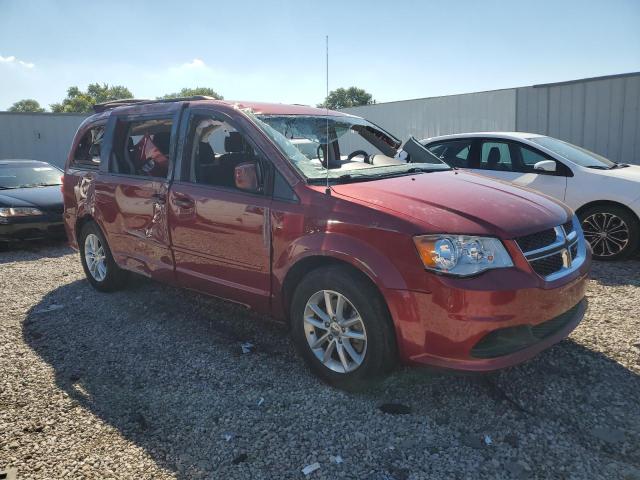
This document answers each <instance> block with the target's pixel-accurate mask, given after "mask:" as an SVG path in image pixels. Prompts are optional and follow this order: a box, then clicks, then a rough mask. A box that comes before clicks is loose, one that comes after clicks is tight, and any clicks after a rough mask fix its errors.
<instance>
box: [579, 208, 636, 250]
mask: <svg viewBox="0 0 640 480" xmlns="http://www.w3.org/2000/svg"><path fill="white" fill-rule="evenodd" d="M582 229H583V231H584V237H585V239H586V240H587V241H588V242H589V243H590V244H591V249H592V250H593V253H594V255H597V256H599V257H611V256H613V255H617V254H618V253H620V252H621V251H622V250H624V249H625V248H626V246H627V244H628V243H629V226H628V225H627V223H626V222H625V221H624V220H623V219H622V218H620V217H618V216H617V215H614V214H612V213H594V214H593V215H589V216H588V217H586V218H585V219H584V220H582Z"/></svg>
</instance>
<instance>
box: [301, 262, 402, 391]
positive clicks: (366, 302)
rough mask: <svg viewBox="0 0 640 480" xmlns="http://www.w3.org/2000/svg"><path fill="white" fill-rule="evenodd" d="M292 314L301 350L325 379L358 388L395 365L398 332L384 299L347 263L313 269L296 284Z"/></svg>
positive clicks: (339, 384)
mask: <svg viewBox="0 0 640 480" xmlns="http://www.w3.org/2000/svg"><path fill="white" fill-rule="evenodd" d="M290 314H291V327H292V328H291V331H292V335H293V339H294V343H295V345H296V348H297V349H298V352H299V353H300V355H302V357H303V358H304V360H305V361H306V363H307V364H308V365H309V367H310V368H311V370H312V371H313V372H314V373H315V374H316V375H318V376H319V377H320V378H322V379H323V380H324V381H326V382H327V383H329V384H331V385H333V386H336V387H339V388H345V389H349V390H358V389H361V388H364V387H366V386H367V385H368V384H369V383H370V382H371V381H373V380H376V379H378V378H380V377H381V376H383V375H384V374H385V373H388V372H389V371H390V370H391V369H392V368H393V366H394V364H395V361H396V343H395V334H394V331H393V326H392V322H391V318H390V316H389V312H388V310H387V308H386V305H385V303H384V300H383V299H382V297H381V295H380V293H379V292H378V291H377V289H376V288H375V287H374V286H373V285H371V283H370V282H369V281H367V280H366V279H365V278H362V276H361V275H359V274H358V273H356V272H353V271H352V270H350V269H349V268H345V267H340V266H331V267H326V268H320V269H317V270H314V271H312V272H311V273H309V274H308V275H307V276H306V277H304V278H303V279H302V282H301V283H300V284H299V285H298V287H297V288H296V291H295V294H294V296H293V301H292V303H291V310H290Z"/></svg>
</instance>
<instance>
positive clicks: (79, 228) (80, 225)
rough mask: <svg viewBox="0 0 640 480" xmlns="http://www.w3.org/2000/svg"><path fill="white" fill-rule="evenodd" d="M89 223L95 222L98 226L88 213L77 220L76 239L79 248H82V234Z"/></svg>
mask: <svg viewBox="0 0 640 480" xmlns="http://www.w3.org/2000/svg"><path fill="white" fill-rule="evenodd" d="M89 222H94V223H96V224H97V222H96V220H95V219H94V218H93V215H91V214H89V213H87V214H85V215H83V216H81V217H78V218H77V219H76V223H75V237H76V242H77V244H78V247H80V233H81V232H82V228H83V227H84V226H85V225H86V224H87V223H89Z"/></svg>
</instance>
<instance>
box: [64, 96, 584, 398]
mask: <svg viewBox="0 0 640 480" xmlns="http://www.w3.org/2000/svg"><path fill="white" fill-rule="evenodd" d="M95 109H96V112H97V113H96V114H95V115H93V116H91V117H89V118H87V119H86V120H85V121H84V122H83V124H82V125H81V126H80V128H79V129H78V132H77V134H76V136H75V139H74V141H73V145H72V147H71V152H70V154H69V158H68V161H67V165H66V170H65V176H64V186H63V192H64V203H65V213H64V219H65V225H66V229H67V234H68V236H69V239H70V241H71V244H72V246H73V247H74V248H76V249H78V250H79V251H80V258H81V261H82V265H83V267H84V270H85V273H86V275H87V278H88V280H89V282H90V283H91V284H92V285H93V286H94V287H95V288H96V289H97V290H100V291H112V290H116V289H119V288H122V287H124V286H125V284H126V281H127V277H128V276H129V275H128V274H129V272H136V273H139V274H142V275H145V276H148V277H151V278H153V279H156V280H159V281H162V282H167V283H170V284H173V285H176V286H180V287H185V288H189V289H192V290H197V291H199V292H203V293H206V294H209V295H215V296H217V297H221V298H225V299H228V300H231V301H234V302H238V303H241V304H243V305H246V306H248V307H251V308H253V309H255V310H257V311H259V312H264V313H268V314H271V315H273V316H275V317H277V318H280V319H283V320H286V321H288V322H290V325H291V332H292V336H293V339H294V342H295V344H296V346H297V348H298V350H299V351H300V354H301V355H302V357H303V358H304V359H305V361H306V362H307V363H308V364H309V366H310V368H311V369H312V370H313V371H314V372H315V373H316V374H318V375H319V376H320V377H321V378H323V379H324V380H325V381H327V382H329V383H331V384H333V385H337V386H341V387H353V386H355V385H358V384H360V383H362V382H365V381H367V380H369V379H373V378H376V377H379V376H380V375H382V374H384V373H385V372H388V371H389V369H390V368H391V367H393V365H394V364H395V363H396V361H398V360H399V361H401V362H403V363H408V364H422V365H431V366H436V367H442V368H448V369H455V370H467V371H489V370H494V369H498V368H503V367H507V366H510V365H514V364H517V363H520V362H522V361H524V360H527V359H529V358H531V357H533V356H534V355H536V354H537V353H538V352H540V351H541V350H543V349H545V348H547V347H549V346H550V345H553V344H554V343H557V342H558V341H560V340H561V339H563V338H565V337H566V336H567V335H568V334H569V333H570V332H571V331H572V330H573V329H574V328H575V327H576V325H577V324H578V323H579V322H580V320H581V319H582V318H583V316H584V312H585V309H586V300H585V298H584V296H585V282H586V277H587V273H588V270H589V266H590V262H591V260H590V256H591V254H590V250H589V248H588V246H587V245H586V243H585V241H584V237H583V234H582V231H581V228H580V223H579V222H578V221H577V220H576V217H575V215H573V213H572V212H571V211H570V210H569V209H568V208H567V207H566V206H564V205H563V204H561V203H559V202H557V201H555V200H552V199H551V198H549V197H546V196H543V195H540V194H537V193H534V192H533V191H530V190H526V189H522V188H519V187H516V186H514V185H512V184H509V183H504V182H499V181H495V180H490V179H488V178H483V177H481V176H477V175H474V174H471V173H466V172H463V171H460V170H456V169H452V168H450V167H448V166H447V165H445V164H443V163H442V162H441V161H440V160H439V159H437V158H436V157H434V156H433V155H431V154H430V153H429V152H428V151H427V150H425V149H424V147H422V146H421V145H420V144H419V143H418V142H416V140H415V139H413V138H410V139H409V140H407V141H406V142H404V143H403V142H401V141H400V140H398V139H397V138H395V137H394V136H393V135H391V134H389V133H388V132H386V131H384V130H383V129H382V128H380V127H378V126H376V125H374V124H372V123H370V122H368V121H366V120H364V119H362V118H359V117H355V116H352V115H347V114H344V113H341V112H335V111H327V110H322V109H316V108H311V107H307V106H299V105H281V104H266V103H246V102H227V101H218V100H213V99H209V98H207V97H192V98H183V99H176V100H168V101H167V100H160V101H145V100H123V101H117V102H110V103H107V104H102V105H96V108H95Z"/></svg>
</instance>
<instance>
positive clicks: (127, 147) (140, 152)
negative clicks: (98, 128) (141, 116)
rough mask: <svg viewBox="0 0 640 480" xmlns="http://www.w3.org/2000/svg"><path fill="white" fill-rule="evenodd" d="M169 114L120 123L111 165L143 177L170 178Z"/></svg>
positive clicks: (114, 170) (116, 129) (115, 135)
mask: <svg viewBox="0 0 640 480" xmlns="http://www.w3.org/2000/svg"><path fill="white" fill-rule="evenodd" d="M172 126H173V122H172V120H171V119H169V118H162V119H150V120H143V121H134V122H123V121H118V122H117V123H116V127H115V132H114V138H113V148H112V151H111V155H112V158H111V166H110V169H111V171H112V172H114V173H124V174H128V175H137V176H141V177H154V178H167V176H168V174H169V165H170V151H171V129H172Z"/></svg>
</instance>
